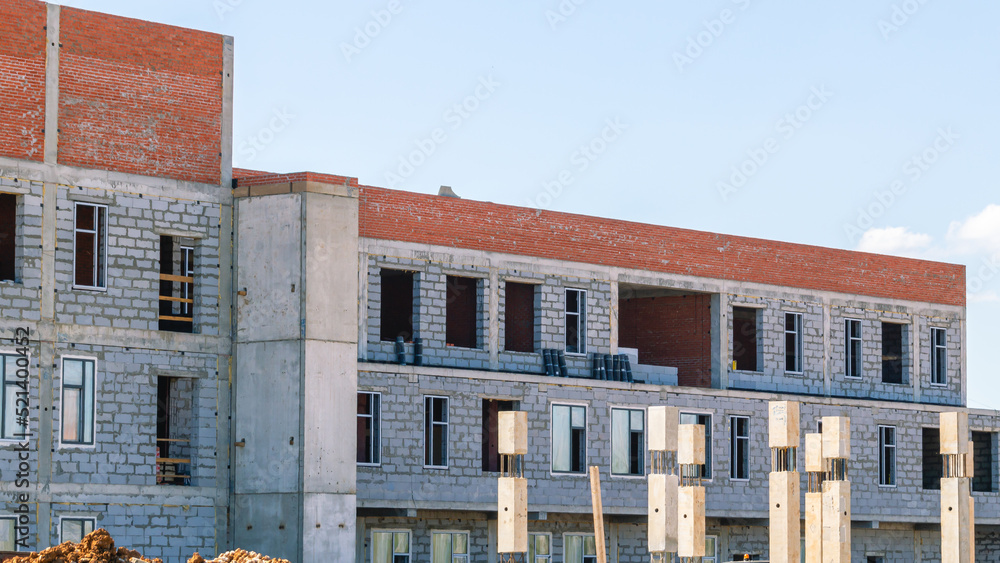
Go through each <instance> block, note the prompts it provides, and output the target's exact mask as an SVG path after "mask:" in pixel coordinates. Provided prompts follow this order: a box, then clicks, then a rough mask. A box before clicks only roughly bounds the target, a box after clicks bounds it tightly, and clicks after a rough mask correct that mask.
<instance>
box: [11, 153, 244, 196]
mask: <svg viewBox="0 0 1000 563" xmlns="http://www.w3.org/2000/svg"><path fill="white" fill-rule="evenodd" d="M0 177H4V178H14V179H17V180H23V181H28V182H45V183H50V184H62V185H65V186H83V187H85V188H96V189H102V190H109V191H114V192H126V193H141V194H143V195H144V196H152V197H162V198H165V199H172V200H189V201H200V202H202V203H214V204H219V205H231V204H232V197H233V196H232V194H231V193H230V190H229V186H228V185H227V186H225V188H223V187H222V185H221V184H203V183H200V182H189V181H185V180H174V179H171V178H161V177H156V176H143V175H139V174H128V173H125V172H113V171H108V170H93V169H89V168H78V167H75V166H66V165H63V164H50V163H49V164H47V163H42V162H33V161H28V160H19V159H16V158H9V157H0Z"/></svg>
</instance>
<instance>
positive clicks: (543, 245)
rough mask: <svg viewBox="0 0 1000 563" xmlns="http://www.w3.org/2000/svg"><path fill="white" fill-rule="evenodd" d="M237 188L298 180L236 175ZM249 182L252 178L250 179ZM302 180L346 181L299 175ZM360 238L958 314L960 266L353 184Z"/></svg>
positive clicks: (962, 283)
mask: <svg viewBox="0 0 1000 563" xmlns="http://www.w3.org/2000/svg"><path fill="white" fill-rule="evenodd" d="M242 172H243V173H242V174H240V175H239V176H240V180H239V185H241V186H243V185H245V184H244V182H249V181H253V182H256V183H260V184H272V183H280V182H287V181H290V180H288V179H284V180H276V179H277V178H290V177H293V176H294V177H296V178H298V176H299V175H298V174H295V175H291V174H286V175H278V174H275V175H261V174H259V173H252V172H251V171H242ZM253 174H258V175H256V176H254V175H253ZM300 174H302V175H303V176H302V178H301V179H307V176H306V175H308V179H311V180H316V181H323V180H322V179H320V177H326V178H330V179H334V180H336V181H335V182H332V183H336V184H347V185H352V186H353V185H357V180H356V179H354V178H347V177H344V176H326V175H317V174H312V173H300ZM359 191H360V196H359V197H360V212H359V215H360V218H359V229H358V230H359V235H360V236H362V237H367V238H373V239H382V240H393V241H401V242H412V243H418V244H432V245H438V246H446V247H451V248H465V249H471V250H480V251H485V252H502V253H508V254H517V255H522V256H532V257H539V258H550V259H553V260H570V261H573V262H582V263H588V264H597V265H603V266H611V267H618V268H634V269H639V270H648V271H652V272H662V273H666V274H679V275H687V276H697V277H703V278H712V279H720V280H732V281H737V282H750V283H761V284H772V285H778V286H785V287H793V288H799V289H805V290H814V291H830V292H836V293H842V294H848V295H860V296H866V297H873V298H883V299H902V300H909V301H920V302H926V303H935V304H940V305H952V306H959V307H964V306H965V266H961V265H955V264H946V263H942V262H930V261H926V260H914V259H910V258H899V257H895V256H885V255H881V254H870V253H866V252H855V251H850V250H838V249H833V248H823V247H819V246H809V245H805V244H792V243H787V242H778V241H771V240H763V239H755V238H748V237H739V236H733V235H725V234H717V233H708V232H704V231H693V230H688V229H678V228H674V227H663V226H659V225H649V224H645V223H634V222H630V221H620V220H616V219H604V218H600V217H591V216H586V215H575V214H571V213H559V212H554V211H541V210H537V209H531V208H525V207H515V206H510V205H499V204H496V203H489V202H483V201H473V200H468V199H458V198H453V197H441V196H435V195H427V194H418V193H412V192H404V191H398V190H389V189H385V188H377V187H371V186H360V189H359Z"/></svg>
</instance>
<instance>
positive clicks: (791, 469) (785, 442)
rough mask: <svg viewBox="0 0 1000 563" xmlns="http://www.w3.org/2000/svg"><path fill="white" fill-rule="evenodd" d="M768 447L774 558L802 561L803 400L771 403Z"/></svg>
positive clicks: (777, 562) (781, 561) (780, 561)
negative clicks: (800, 450) (800, 468)
mask: <svg viewBox="0 0 1000 563" xmlns="http://www.w3.org/2000/svg"><path fill="white" fill-rule="evenodd" d="M768 446H769V447H770V448H771V474H770V476H769V485H770V489H769V497H770V509H769V515H770V527H769V532H768V535H769V540H770V542H769V543H770V560H771V561H772V562H773V563H799V562H800V561H801V545H800V543H799V534H800V530H799V518H800V516H801V505H800V504H799V487H800V485H799V472H798V471H797V468H796V465H795V464H796V456H797V452H798V447H799V403H797V402H795V401H771V402H770V403H768Z"/></svg>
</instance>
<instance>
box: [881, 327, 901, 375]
mask: <svg viewBox="0 0 1000 563" xmlns="http://www.w3.org/2000/svg"><path fill="white" fill-rule="evenodd" d="M882 382H883V383H903V325H901V324H897V323H882Z"/></svg>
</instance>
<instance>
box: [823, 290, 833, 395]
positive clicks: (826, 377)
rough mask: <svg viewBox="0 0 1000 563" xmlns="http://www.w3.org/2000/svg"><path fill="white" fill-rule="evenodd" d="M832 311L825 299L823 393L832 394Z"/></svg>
mask: <svg viewBox="0 0 1000 563" xmlns="http://www.w3.org/2000/svg"><path fill="white" fill-rule="evenodd" d="M831 313H832V311H831V310H830V303H829V301H828V300H827V299H824V300H823V350H824V352H825V353H824V354H823V394H824V395H826V396H828V397H829V396H830V391H831V386H832V384H833V383H832V379H833V377H832V374H831V373H830V358H832V357H833V350H831V348H830V324H831V322H832V321H831V319H830V317H831V316H832V315H831Z"/></svg>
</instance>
